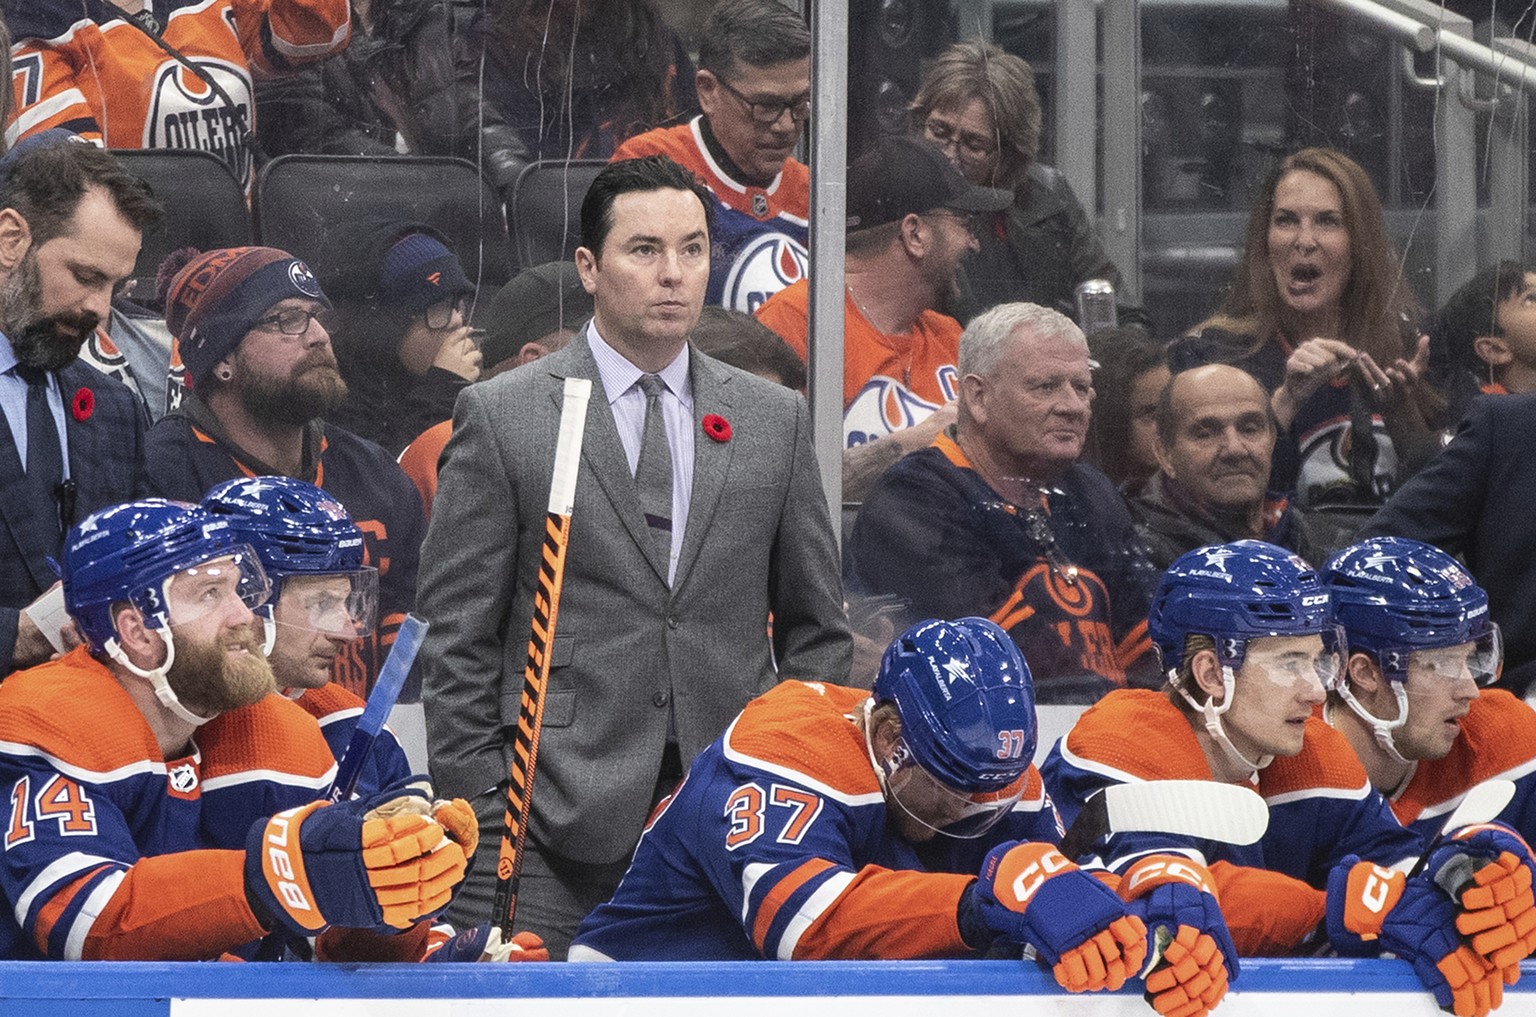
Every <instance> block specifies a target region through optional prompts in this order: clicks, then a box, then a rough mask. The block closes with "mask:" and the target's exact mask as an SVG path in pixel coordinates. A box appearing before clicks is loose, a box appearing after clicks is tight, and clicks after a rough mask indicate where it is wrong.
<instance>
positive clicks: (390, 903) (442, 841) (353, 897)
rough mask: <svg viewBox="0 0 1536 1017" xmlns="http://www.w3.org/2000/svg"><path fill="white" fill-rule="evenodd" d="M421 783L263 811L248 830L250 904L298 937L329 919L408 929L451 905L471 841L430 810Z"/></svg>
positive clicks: (331, 922)
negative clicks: (462, 840)
mask: <svg viewBox="0 0 1536 1017" xmlns="http://www.w3.org/2000/svg"><path fill="white" fill-rule="evenodd" d="M430 808H431V806H430V804H429V803H428V801H427V799H426V798H425V797H424V796H423V794H422V792H421V790H420V789H418V788H411V787H394V788H390V789H386V790H384V791H380V792H379V793H377V794H375V795H371V796H369V797H366V798H358V799H353V800H352V801H346V802H338V803H336V804H334V805H328V804H327V803H325V802H312V803H311V804H309V805H305V806H301V807H298V808H293V809H287V810H285V811H283V812H279V813H278V814H277V815H275V816H273V817H272V818H271V819H267V820H258V821H257V822H256V823H255V825H253V826H252V827H251V832H250V834H249V835H248V836H247V838H246V852H245V857H246V861H245V888H246V897H247V899H248V900H249V901H250V902H251V907H252V911H253V912H254V913H255V914H256V916H257V918H258V919H261V920H262V921H263V924H265V925H267V926H268V927H269V928H270V927H273V926H274V923H275V924H277V925H281V926H282V927H283V928H285V929H287V930H288V931H290V932H293V933H295V934H296V935H300V936H313V935H317V934H318V933H320V932H323V931H324V930H325V929H326V928H328V927H329V926H331V925H340V926H345V927H348V928H358V929H371V928H379V927H382V926H390V927H392V928H395V929H407V928H410V926H412V925H413V924H415V923H416V922H417V921H419V920H420V919H421V918H423V917H427V916H430V915H432V914H434V913H436V912H439V911H441V910H442V909H443V908H446V907H447V906H448V903H449V901H450V900H452V898H453V890H454V888H455V887H457V886H458V884H459V882H460V881H461V880H462V879H463V878H464V870H465V864H466V863H465V857H464V850H463V848H461V847H460V846H459V845H458V844H457V843H455V842H454V841H453V839H452V838H450V837H449V836H448V835H447V833H446V832H445V831H444V829H443V827H442V826H441V825H439V824H438V823H436V822H434V821H433V820H432V819H431V818H430V817H429V816H428V815H424V814H423V813H424V812H427V811H430Z"/></svg>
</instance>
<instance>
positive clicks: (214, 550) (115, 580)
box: [60, 498, 270, 654]
mask: <svg viewBox="0 0 1536 1017" xmlns="http://www.w3.org/2000/svg"><path fill="white" fill-rule="evenodd" d="M216 558H233V559H234V560H235V563H236V565H237V566H238V568H239V570H240V571H239V583H238V593H239V596H240V598H241V600H242V601H244V602H245V604H246V605H247V606H248V607H252V608H254V607H257V606H259V605H260V604H262V603H264V602H265V601H266V599H267V596H268V594H269V593H270V587H269V584H268V580H267V577H266V574H265V573H264V572H263V571H262V568H261V564H260V562H259V561H258V560H257V559H256V556H255V555H254V554H253V553H252V551H251V549H250V548H249V547H247V546H246V545H244V544H242V543H240V541H239V540H238V539H236V537H235V535H234V534H233V533H232V532H231V531H230V528H229V524H228V523H226V522H225V521H224V520H222V519H218V518H215V517H214V516H212V515H210V514H209V513H207V512H205V511H204V510H203V509H201V508H199V507H197V506H196V505H190V504H187V503H185V502H177V501H167V500H165V499H163V498H146V499H144V500H142V501H133V502H128V503H126V504H123V505H117V506H114V507H112V508H108V509H103V510H101V511H100V512H95V513H92V514H91V515H90V516H87V517H86V518H85V519H83V520H81V521H80V522H79V523H77V524H75V525H74V526H72V527H70V530H69V533H68V534H67V535H66V537H65V540H64V554H63V559H62V561H61V563H60V571H61V575H62V577H63V580H64V606H65V608H66V610H68V611H69V614H70V616H71V617H72V618H74V619H75V622H76V624H78V625H79V626H80V631H81V633H82V634H83V635H84V636H85V640H86V642H87V643H88V644H89V645H90V646H91V648H92V649H93V650H97V651H104V652H107V653H109V654H111V653H113V651H114V650H115V648H116V644H117V622H116V619H115V618H114V616H113V611H112V605H113V604H117V603H121V602H124V601H126V602H128V603H130V604H132V605H133V606H134V607H136V608H138V610H139V612H140V613H141V614H142V615H143V616H144V619H145V623H146V624H147V625H148V626H149V627H151V628H156V629H164V628H166V627H167V626H169V625H170V617H169V614H170V609H169V605H168V603H167V593H166V591H167V587H168V585H169V582H170V580H171V579H172V578H173V577H174V576H176V575H177V574H178V573H181V572H185V571H186V570H188V569H191V568H195V567H196V566H198V565H201V564H203V563H204V562H208V561H211V560H213V559H216Z"/></svg>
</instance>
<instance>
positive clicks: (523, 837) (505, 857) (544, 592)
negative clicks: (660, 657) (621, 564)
mask: <svg viewBox="0 0 1536 1017" xmlns="http://www.w3.org/2000/svg"><path fill="white" fill-rule="evenodd" d="M591 395H592V382H590V381H588V380H587V379H585V378H567V379H565V398H564V401H563V402H562V404H561V406H560V433H559V437H558V438H556V440H555V469H554V473H553V475H552V476H551V478H550V483H549V515H548V516H547V517H545V520H544V554H543V559H542V561H541V562H540V564H539V589H538V592H537V593H536V594H535V595H534V599H533V619H532V631H531V632H530V634H529V636H528V660H527V662H526V663H525V664H524V665H523V698H522V702H521V703H520V704H519V706H518V711H517V732H516V733H515V734H514V735H513V737H512V762H511V773H510V779H509V780H508V782H507V814H506V823H505V826H504V828H503V829H502V833H501V855H500V856H499V857H498V858H497V859H496V898H495V901H494V902H493V903H492V905H491V922H492V924H494V925H497V926H499V927H500V928H501V934H502V938H503V940H507V939H510V938H511V936H512V921H513V919H514V918H515V917H516V915H517V884H518V882H519V880H520V879H521V878H522V873H523V846H524V844H525V843H526V841H527V839H528V820H529V818H530V817H531V816H532V815H533V774H534V767H535V766H536V765H537V764H538V760H539V730H540V728H542V727H543V725H544V692H545V689H546V688H547V687H548V685H549V657H550V651H551V649H552V647H553V645H554V638H555V622H556V619H557V618H558V617H559V615H560V587H561V585H562V584H563V583H564V582H565V551H566V544H567V543H568V542H569V540H570V536H571V509H572V507H573V506H574V504H575V501H576V474H577V471H578V468H579V467H580V465H581V438H582V434H583V433H584V432H585V431H586V426H587V400H588V399H590V398H591Z"/></svg>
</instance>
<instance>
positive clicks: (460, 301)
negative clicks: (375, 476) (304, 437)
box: [317, 222, 481, 455]
mask: <svg viewBox="0 0 1536 1017" xmlns="http://www.w3.org/2000/svg"><path fill="white" fill-rule="evenodd" d="M344 233H345V235H344V236H340V237H338V239H337V240H336V241H335V243H334V244H333V245H332V246H333V252H332V253H331V255H329V256H328V257H327V258H326V259H325V261H324V262H323V263H322V264H321V265H319V266H317V270H318V271H319V272H320V273H321V283H322V285H323V286H324V287H325V290H326V293H327V294H328V295H330V296H331V298H332V300H333V301H334V302H335V304H336V309H337V315H338V319H339V322H338V324H337V327H336V330H335V332H334V333H333V334H332V336H331V345H332V346H333V347H334V348H335V351H336V360H337V362H338V363H339V364H340V365H341V375H342V377H343V378H344V379H345V380H346V382H347V397H346V400H345V401H344V402H343V403H342V404H341V406H340V407H339V408H338V409H337V410H336V412H335V413H333V414H332V415H331V417H330V419H331V420H332V422H333V423H336V424H339V425H341V426H342V427H345V428H346V429H347V430H349V431H352V432H353V433H355V434H360V435H362V436H363V437H364V438H368V439H369V440H371V441H375V442H378V443H379V444H380V445H382V446H384V448H385V449H386V450H387V451H388V452H390V453H391V454H394V455H398V454H399V453H400V450H401V449H403V448H405V446H406V445H408V444H410V442H411V441H412V440H413V439H415V437H416V436H417V435H419V434H421V433H422V432H423V431H425V430H426V429H427V428H429V427H431V426H432V425H433V424H436V423H438V422H440V421H443V420H447V419H448V418H449V417H451V416H452V415H453V402H454V400H455V399H457V398H458V395H459V392H460V390H461V389H463V388H464V386H466V385H468V384H469V383H470V382H472V381H475V380H477V379H478V378H479V377H480V359H481V354H480V349H479V347H478V346H477V345H476V343H475V338H474V335H473V332H472V330H471V328H470V327H469V312H470V306H471V298H472V297H473V296H474V293H475V287H474V284H473V283H471V282H470V281H469V278H468V277H467V276H466V275H465V274H464V267H463V266H462V265H461V264H460V263H459V259H458V257H457V256H456V255H455V254H454V253H453V251H451V250H450V249H449V248H448V245H447V242H446V238H445V237H444V236H443V235H442V234H441V233H439V232H438V231H437V230H435V229H433V228H432V227H430V226H428V225H426V224H425V223H419V222H394V223H381V224H376V225H373V226H371V227H365V228H364V229H362V231H361V235H359V233H357V232H353V231H344Z"/></svg>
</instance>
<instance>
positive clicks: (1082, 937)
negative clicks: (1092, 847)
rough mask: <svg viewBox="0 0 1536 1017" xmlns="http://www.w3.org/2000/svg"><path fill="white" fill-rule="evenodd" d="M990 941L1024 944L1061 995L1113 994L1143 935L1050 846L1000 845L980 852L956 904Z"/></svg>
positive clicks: (1127, 974)
mask: <svg viewBox="0 0 1536 1017" xmlns="http://www.w3.org/2000/svg"><path fill="white" fill-rule="evenodd" d="M960 910H961V928H962V929H964V928H965V927H966V925H967V924H970V923H968V921H967V914H968V913H969V914H971V915H974V916H976V917H977V918H979V920H980V921H981V922H983V923H985V926H986V928H987V929H988V930H989V931H990V932H991V934H992V935H994V936H997V937H1001V938H1004V939H1007V940H1009V941H1011V942H1015V943H1027V944H1028V945H1030V946H1032V947H1034V948H1035V950H1036V952H1038V953H1039V954H1040V956H1041V957H1043V958H1044V959H1045V961H1046V962H1047V963H1048V964H1050V965H1051V967H1052V973H1053V974H1054V975H1055V976H1056V981H1057V982H1058V983H1059V984H1060V985H1061V987H1062V988H1064V989H1066V990H1067V991H1069V992H1084V991H1089V990H1096V989H1118V988H1120V986H1122V985H1124V984H1125V981H1126V979H1127V978H1134V977H1135V976H1136V973H1137V972H1138V971H1139V970H1141V963H1142V961H1143V960H1144V959H1145V957H1146V929H1145V927H1144V926H1143V925H1142V924H1141V919H1139V918H1136V917H1134V916H1132V915H1129V914H1127V911H1126V905H1125V902H1124V901H1122V900H1121V899H1120V897H1119V896H1118V895H1117V894H1116V893H1115V892H1114V891H1113V890H1111V889H1110V888H1109V887H1107V886H1105V885H1104V884H1103V883H1102V882H1100V881H1099V880H1097V879H1095V878H1094V877H1093V876H1090V875H1089V874H1088V873H1086V872H1084V871H1082V870H1081V869H1079V868H1078V867H1077V865H1076V864H1074V863H1073V862H1070V861H1068V860H1067V858H1066V856H1065V855H1063V854H1062V853H1061V852H1060V851H1058V850H1056V848H1055V847H1054V846H1053V845H1051V844H1041V843H1021V842H1019V841H1007V842H1005V843H1002V844H999V845H998V846H997V847H995V848H993V849H992V850H991V851H989V852H988V853H987V857H986V859H985V860H984V861H983V862H982V864H981V875H980V877H979V878H978V880H977V881H976V882H975V883H973V884H972V885H971V888H970V889H969V890H968V891H967V892H966V899H965V900H963V901H962V902H961V908H960Z"/></svg>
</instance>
